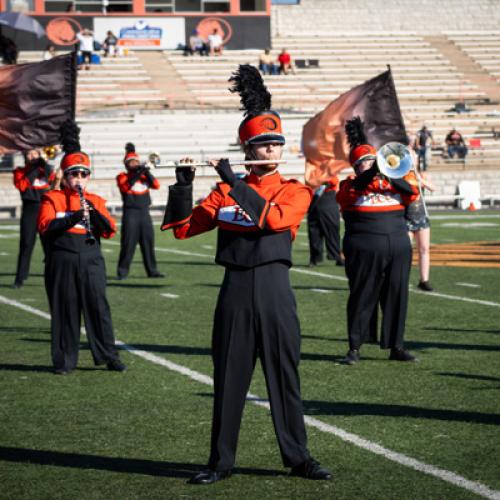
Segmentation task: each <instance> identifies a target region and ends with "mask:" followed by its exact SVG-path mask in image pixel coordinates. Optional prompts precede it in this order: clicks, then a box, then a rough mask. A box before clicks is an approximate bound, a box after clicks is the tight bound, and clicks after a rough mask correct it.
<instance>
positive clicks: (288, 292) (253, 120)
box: [162, 65, 331, 484]
mask: <svg viewBox="0 0 500 500" xmlns="http://www.w3.org/2000/svg"><path fill="white" fill-rule="evenodd" d="M230 81H231V82H232V83H233V87H232V89H231V91H232V92H239V93H240V95H241V101H242V104H243V106H244V108H245V110H246V113H245V114H246V117H245V119H244V120H243V121H242V123H241V124H240V127H239V137H240V140H241V144H242V145H243V146H244V150H245V155H246V158H247V159H249V160H250V159H251V160H269V164H267V165H264V166H262V165H258V166H257V165H253V166H251V167H250V169H249V173H248V175H246V176H245V177H244V178H243V179H239V178H237V176H236V175H235V174H234V172H233V170H232V168H231V165H230V163H229V161H228V160H226V159H221V160H219V161H212V162H211V164H212V165H213V166H214V167H215V169H216V171H217V173H218V174H219V176H220V178H221V179H222V182H221V183H219V184H217V186H216V188H215V189H214V190H213V191H212V192H211V193H210V194H209V195H208V196H207V198H205V200H203V201H202V202H201V203H200V204H199V205H198V206H196V207H195V208H194V209H193V205H192V204H193V195H192V182H193V179H194V171H193V170H192V169H189V168H178V169H177V170H176V177H177V183H176V184H175V185H173V186H170V188H169V198H168V204H167V208H166V212H165V219H164V222H163V225H162V230H165V229H170V228H172V229H173V231H174V235H175V237H176V238H178V239H185V238H190V237H192V236H195V235H197V234H200V233H203V232H205V231H209V230H212V229H215V228H217V230H218V240H217V251H216V256H215V261H216V262H217V263H218V264H220V265H222V266H224V267H225V276H224V281H223V283H222V287H221V289H220V292H219V297H218V301H217V306H216V310H215V316H214V325H213V340H212V357H213V363H214V392H215V398H214V408H213V420H212V439H211V450H210V458H209V461H208V469H207V470H204V471H202V472H200V473H199V474H197V475H196V476H194V477H193V478H192V480H191V482H192V483H194V484H211V483H214V482H216V481H219V480H221V479H224V478H226V477H229V476H230V475H231V471H232V468H233V466H234V463H235V455H236V447H237V441H238V433H239V429H240V423H241V417H242V413H243V407H244V404H245V397H246V394H247V391H248V388H249V386H250V381H251V378H252V372H253V370H254V366H255V362H256V358H257V357H259V358H260V360H261V363H262V366H263V369H264V376H265V378H266V382H267V388H268V393H269V400H270V403H271V413H272V417H273V422H274V427H275V431H276V435H277V439H278V443H279V447H280V451H281V456H282V460H283V463H284V465H285V466H286V467H291V469H292V470H291V473H292V474H293V475H296V476H301V477H305V478H308V479H330V478H331V473H330V472H329V471H328V470H326V469H324V468H322V467H321V466H320V464H319V463H318V462H316V461H315V460H314V459H313V458H312V457H311V456H310V454H309V451H308V449H307V442H306V441H307V438H306V430H305V425H304V416H303V409H302V400H301V397H300V382H299V373H298V364H299V359H300V325H299V320H298V317H297V311H296V303H295V298H294V295H293V292H292V289H291V286H290V280H289V268H290V266H291V265H292V261H291V243H292V241H293V240H294V238H295V235H296V233H297V230H298V229H299V226H300V223H301V221H302V218H303V217H304V215H305V213H306V212H307V208H308V206H309V204H310V201H311V190H310V189H309V188H308V187H306V186H304V185H303V184H301V183H300V182H298V181H296V180H285V179H284V178H283V177H281V175H280V174H279V172H278V171H277V164H276V163H273V160H279V159H280V158H281V155H282V152H283V144H284V143H285V137H284V136H283V134H282V132H281V120H280V117H279V115H278V113H276V112H275V111H272V110H271V94H270V93H269V92H268V90H267V88H266V87H265V86H264V83H263V81H262V78H261V76H260V74H259V71H258V70H257V69H256V68H254V67H253V66H250V65H241V66H239V69H238V71H237V72H236V73H235V74H234V75H233V76H232V77H231V79H230Z"/></svg>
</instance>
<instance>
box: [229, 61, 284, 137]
mask: <svg viewBox="0 0 500 500" xmlns="http://www.w3.org/2000/svg"><path fill="white" fill-rule="evenodd" d="M229 81H230V82H232V84H233V86H232V87H231V88H230V89H229V90H230V92H232V93H236V92H237V93H239V94H240V97H241V104H242V106H243V107H242V108H241V110H242V111H244V116H245V118H244V119H243V121H242V122H241V123H240V126H239V129H238V134H239V137H240V142H241V144H242V145H243V146H247V145H248V144H265V143H268V142H278V143H280V144H285V136H284V135H283V133H282V129H281V118H280V115H279V114H278V113H277V112H276V111H274V110H272V109H271V94H270V92H269V91H268V90H267V87H266V86H265V85H264V80H263V79H262V76H261V74H260V72H259V70H258V69H257V68H256V67H255V66H251V65H250V64H240V66H239V67H238V69H237V70H236V71H235V72H234V73H233V74H232V76H231V78H229Z"/></svg>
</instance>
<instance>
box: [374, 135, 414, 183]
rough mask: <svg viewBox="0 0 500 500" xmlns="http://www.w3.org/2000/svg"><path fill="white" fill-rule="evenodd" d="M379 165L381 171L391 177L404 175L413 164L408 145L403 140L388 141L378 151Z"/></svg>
mask: <svg viewBox="0 0 500 500" xmlns="http://www.w3.org/2000/svg"><path fill="white" fill-rule="evenodd" d="M377 166H378V169H379V170H380V173H381V174H383V175H385V176H386V177H389V178H390V179H400V178H401V177H404V176H405V175H406V174H407V173H408V172H409V171H410V170H411V169H412V166H413V159H412V156H411V152H410V150H409V148H408V146H405V145H404V144H402V143H401V142H388V143H387V144H384V145H383V146H382V147H381V148H380V149H379V150H378V151H377Z"/></svg>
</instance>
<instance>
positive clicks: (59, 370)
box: [54, 368, 71, 375]
mask: <svg viewBox="0 0 500 500" xmlns="http://www.w3.org/2000/svg"><path fill="white" fill-rule="evenodd" d="M70 373H71V370H67V369H66V368H54V375H69V374H70Z"/></svg>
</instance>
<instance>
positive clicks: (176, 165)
mask: <svg viewBox="0 0 500 500" xmlns="http://www.w3.org/2000/svg"><path fill="white" fill-rule="evenodd" d="M282 163H286V160H240V161H235V162H231V166H236V165H242V166H247V165H276V164H282ZM212 166H213V165H212V164H211V163H209V162H208V161H199V162H194V163H182V162H180V161H169V162H167V163H164V164H163V165H156V166H155V168H179V167H180V168H192V167H193V168H196V167H212Z"/></svg>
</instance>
